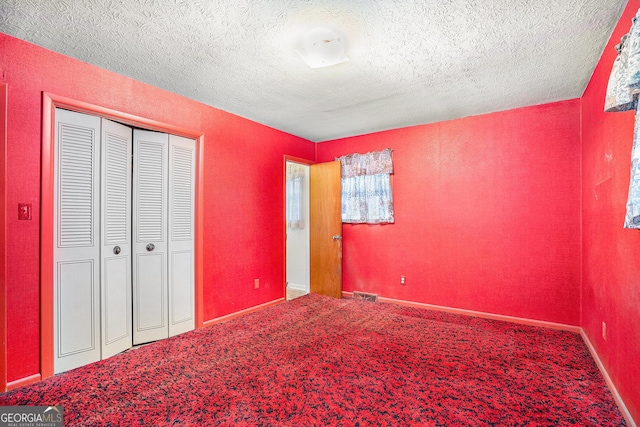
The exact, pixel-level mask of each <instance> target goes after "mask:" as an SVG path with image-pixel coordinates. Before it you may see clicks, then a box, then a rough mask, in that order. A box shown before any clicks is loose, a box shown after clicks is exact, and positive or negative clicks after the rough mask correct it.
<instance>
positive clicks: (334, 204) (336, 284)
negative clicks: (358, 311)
mask: <svg viewBox="0 0 640 427" xmlns="http://www.w3.org/2000/svg"><path fill="white" fill-rule="evenodd" d="M340 175H341V170H340V162H338V161H336V162H328V163H318V164H315V165H311V166H310V167H309V180H310V182H309V222H310V228H309V232H310V241H311V246H310V258H311V266H310V267H311V268H310V269H311V283H310V288H311V292H313V293H316V294H321V295H327V296H330V297H334V298H341V297H342V217H341V203H340V200H341V199H340Z"/></svg>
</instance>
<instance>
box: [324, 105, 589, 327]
mask: <svg viewBox="0 0 640 427" xmlns="http://www.w3.org/2000/svg"><path fill="white" fill-rule="evenodd" d="M386 147H390V148H392V149H393V150H394V151H393V159H394V171H395V173H394V177H393V186H394V204H395V215H396V216H395V220H396V222H395V224H392V225H382V226H381V225H345V226H344V230H343V235H344V241H343V242H344V243H343V250H344V255H343V256H344V258H343V259H344V261H343V269H344V270H343V271H344V279H343V280H344V285H343V287H344V289H345V290H347V291H367V292H373V293H376V294H379V295H381V296H384V297H389V298H397V299H402V300H409V301H415V302H422V303H429V304H435V305H442V306H448V307H455V308H462V309H469V310H477V311H482V312H488V313H494V314H502V315H509V316H516V317H524V318H529V319H537V320H543V321H550V322H558V323H564V324H569V325H579V323H580V249H579V248H580V101H579V100H571V101H565V102H559V103H554V104H548V105H541V106H534V107H528V108H522V109H518V110H511V111H506V112H499V113H494V114H489V115H483V116H476V117H469V118H464V119H459V120H453V121H448V122H442V123H435V124H429V125H423V126H415V127H409V128H404V129H397V130H391V131H386V132H380V133H375V134H370V135H364V136H358V137H353V138H347V139H341V140H335V141H330V142H325V143H321V144H319V145H318V161H319V162H322V161H329V160H332V159H333V158H334V157H337V156H341V155H344V154H349V153H353V152H359V153H365V152H368V151H374V150H380V149H383V148H386ZM401 275H404V276H406V285H404V286H403V285H400V276H401Z"/></svg>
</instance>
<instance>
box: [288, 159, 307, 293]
mask: <svg viewBox="0 0 640 427" xmlns="http://www.w3.org/2000/svg"><path fill="white" fill-rule="evenodd" d="M285 233H286V240H285V241H286V245H285V246H286V257H285V260H286V261H285V263H286V276H285V277H286V278H285V283H286V287H285V296H286V299H287V300H292V299H295V298H298V297H301V296H303V295H306V294H308V293H309V290H310V253H309V252H310V240H309V238H310V237H309V164H308V163H300V161H299V160H290V159H285Z"/></svg>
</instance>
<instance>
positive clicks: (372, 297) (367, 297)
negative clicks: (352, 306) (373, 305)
mask: <svg viewBox="0 0 640 427" xmlns="http://www.w3.org/2000/svg"><path fill="white" fill-rule="evenodd" d="M353 299H357V300H363V301H371V302H377V301H378V295H376V294H370V293H367V292H358V291H355V292H354V293H353Z"/></svg>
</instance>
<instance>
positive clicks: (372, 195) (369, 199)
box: [338, 148, 394, 224]
mask: <svg viewBox="0 0 640 427" xmlns="http://www.w3.org/2000/svg"><path fill="white" fill-rule="evenodd" d="M338 160H340V163H341V165H342V222H344V223H355V224H359V223H367V224H380V223H393V222H394V213H393V195H392V192H391V174H392V173H393V161H392V150H391V149H390V148H387V149H385V150H382V151H374V152H371V153H367V154H349V155H347V156H343V157H340V158H339V159H338Z"/></svg>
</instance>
